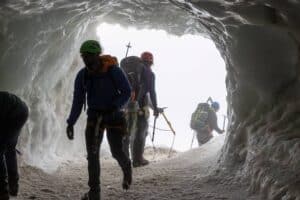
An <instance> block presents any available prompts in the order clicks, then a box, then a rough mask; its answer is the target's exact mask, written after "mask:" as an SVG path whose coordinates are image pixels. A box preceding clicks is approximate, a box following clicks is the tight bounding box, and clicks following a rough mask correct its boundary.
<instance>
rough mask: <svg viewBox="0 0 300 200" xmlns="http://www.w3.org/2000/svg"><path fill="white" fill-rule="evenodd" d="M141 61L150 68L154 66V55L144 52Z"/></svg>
mask: <svg viewBox="0 0 300 200" xmlns="http://www.w3.org/2000/svg"><path fill="white" fill-rule="evenodd" d="M141 59H142V61H143V62H144V63H145V64H146V65H147V66H148V67H150V66H151V65H153V55H152V53H150V52H149V51H145V52H143V53H142V54H141Z"/></svg>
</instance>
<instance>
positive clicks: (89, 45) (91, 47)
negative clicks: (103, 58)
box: [80, 40, 102, 54]
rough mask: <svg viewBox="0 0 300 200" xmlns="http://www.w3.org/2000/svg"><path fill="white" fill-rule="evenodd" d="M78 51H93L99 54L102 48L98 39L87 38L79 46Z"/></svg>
mask: <svg viewBox="0 0 300 200" xmlns="http://www.w3.org/2000/svg"><path fill="white" fill-rule="evenodd" d="M80 53H93V54H101V53H102V49H101V46H100V44H99V42H98V41H96V40H87V41H85V42H84V43H82V45H81V47H80Z"/></svg>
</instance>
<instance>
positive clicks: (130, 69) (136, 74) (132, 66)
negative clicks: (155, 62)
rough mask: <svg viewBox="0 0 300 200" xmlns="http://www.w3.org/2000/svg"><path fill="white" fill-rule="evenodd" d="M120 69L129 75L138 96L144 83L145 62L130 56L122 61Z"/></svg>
mask: <svg viewBox="0 0 300 200" xmlns="http://www.w3.org/2000/svg"><path fill="white" fill-rule="evenodd" d="M120 67H121V68H122V69H123V71H124V72H125V74H126V75H127V78H128V80H129V82H130V85H131V87H132V90H133V91H135V94H136V96H138V93H139V90H140V86H141V82H142V81H143V80H142V79H141V76H142V73H143V72H144V69H145V65H144V63H143V61H142V60H141V58H139V57H137V56H129V57H126V58H124V59H122V60H121V62H120Z"/></svg>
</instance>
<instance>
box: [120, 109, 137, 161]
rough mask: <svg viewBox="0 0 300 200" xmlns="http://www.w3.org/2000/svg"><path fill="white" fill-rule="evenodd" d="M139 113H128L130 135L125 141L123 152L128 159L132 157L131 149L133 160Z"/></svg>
mask: <svg viewBox="0 0 300 200" xmlns="http://www.w3.org/2000/svg"><path fill="white" fill-rule="evenodd" d="M137 117H138V115H137V112H128V113H127V114H126V121H127V132H128V134H127V135H126V136H125V137H124V139H123V151H124V152H125V153H126V155H127V156H128V157H130V156H129V155H130V153H129V149H130V152H131V158H133V141H134V137H135V134H136V130H137Z"/></svg>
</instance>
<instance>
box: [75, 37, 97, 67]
mask: <svg viewBox="0 0 300 200" xmlns="http://www.w3.org/2000/svg"><path fill="white" fill-rule="evenodd" d="M101 53H102V48H101V46H100V44H99V42H98V41H96V40H87V41H85V42H83V43H82V45H81V47H80V54H81V57H82V60H83V62H84V64H85V66H86V67H87V68H88V69H90V70H92V71H96V70H97V68H99V66H101V61H100V59H99V55H100V54H101Z"/></svg>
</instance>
